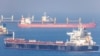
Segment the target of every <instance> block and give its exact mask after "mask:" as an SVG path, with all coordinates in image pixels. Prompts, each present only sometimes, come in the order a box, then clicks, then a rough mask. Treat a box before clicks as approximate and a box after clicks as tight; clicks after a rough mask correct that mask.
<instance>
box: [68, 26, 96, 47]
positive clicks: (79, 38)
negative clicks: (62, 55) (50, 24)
mask: <svg viewBox="0 0 100 56" xmlns="http://www.w3.org/2000/svg"><path fill="white" fill-rule="evenodd" d="M67 35H69V36H70V41H67V42H66V45H68V44H73V45H76V46H81V45H95V44H96V43H95V42H94V41H93V40H92V36H91V32H87V31H86V30H85V28H83V27H79V28H78V30H73V31H72V32H68V33H67Z"/></svg>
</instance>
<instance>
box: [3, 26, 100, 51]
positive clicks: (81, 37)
mask: <svg viewBox="0 0 100 56" xmlns="http://www.w3.org/2000/svg"><path fill="white" fill-rule="evenodd" d="M14 35H15V34H14V32H13V37H11V38H5V39H4V45H5V47H6V48H10V49H11V48H15V49H31V50H59V51H98V50H99V46H98V45H97V44H96V42H94V41H93V39H92V36H91V32H88V31H87V30H86V29H85V28H83V27H78V29H77V30H73V31H72V32H68V33H67V35H69V36H70V39H68V40H67V41H65V42H64V41H55V42H52V41H47V42H46V41H38V40H25V39H22V38H15V37H14Z"/></svg>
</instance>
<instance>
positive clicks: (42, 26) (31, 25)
mask: <svg viewBox="0 0 100 56" xmlns="http://www.w3.org/2000/svg"><path fill="white" fill-rule="evenodd" d="M79 25H80V24H18V26H19V27H21V28H77V27H79ZM81 26H82V27H84V28H94V27H95V26H96V24H95V23H87V24H82V25H81Z"/></svg>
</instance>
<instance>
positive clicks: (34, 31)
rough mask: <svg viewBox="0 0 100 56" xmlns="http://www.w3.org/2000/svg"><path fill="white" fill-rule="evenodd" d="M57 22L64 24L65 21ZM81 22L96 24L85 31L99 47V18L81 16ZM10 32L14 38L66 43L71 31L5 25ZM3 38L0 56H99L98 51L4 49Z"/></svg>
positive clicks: (75, 17)
mask: <svg viewBox="0 0 100 56" xmlns="http://www.w3.org/2000/svg"><path fill="white" fill-rule="evenodd" d="M60 18H62V17H59V19H58V21H61V22H65V19H64V18H63V19H60ZM70 18H71V19H73V18H74V19H78V16H73V17H71V16H70ZM82 18H83V19H82V20H83V22H90V21H92V20H93V21H94V22H96V24H97V25H96V28H92V29H87V30H88V31H90V32H91V33H92V36H93V40H94V41H95V42H96V43H97V44H98V45H100V35H99V34H100V23H99V22H100V16H82ZM5 24H6V27H7V28H8V30H10V31H14V32H15V37H16V38H25V39H26V40H29V39H36V40H41V41H57V40H62V41H66V39H69V36H67V35H66V33H67V32H70V31H72V30H73V29H72V28H71V29H68V28H19V27H18V26H17V24H18V23H5ZM4 38H7V36H0V56H100V51H97V52H63V51H47V50H23V49H21V50H20V49H6V48H5V46H4Z"/></svg>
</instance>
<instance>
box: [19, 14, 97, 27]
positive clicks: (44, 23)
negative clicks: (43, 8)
mask: <svg viewBox="0 0 100 56" xmlns="http://www.w3.org/2000/svg"><path fill="white" fill-rule="evenodd" d="M66 21H67V23H57V22H56V18H50V17H49V16H47V15H46V13H44V15H43V16H42V20H40V21H36V20H34V17H32V18H29V17H28V18H24V17H23V16H22V18H21V20H20V22H19V23H18V26H19V27H21V28H77V27H78V26H79V24H80V23H82V22H81V18H79V20H73V21H78V23H75V22H74V23H69V22H70V21H72V20H69V19H68V18H67V19H66ZM82 26H83V27H84V28H94V27H95V26H96V23H95V22H89V23H83V24H82Z"/></svg>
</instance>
